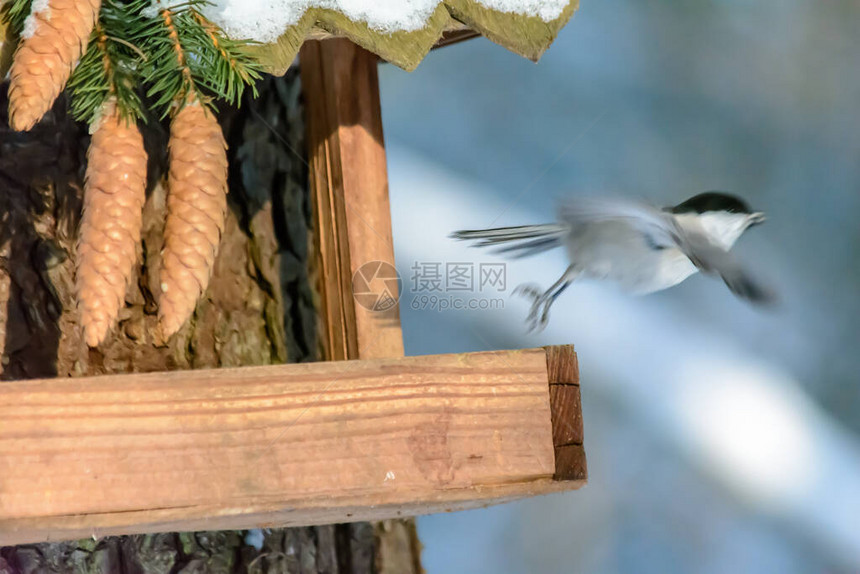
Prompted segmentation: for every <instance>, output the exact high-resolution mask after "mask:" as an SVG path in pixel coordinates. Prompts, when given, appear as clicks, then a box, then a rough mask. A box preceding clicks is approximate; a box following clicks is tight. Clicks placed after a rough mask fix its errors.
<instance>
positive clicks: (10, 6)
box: [0, 0, 32, 36]
mask: <svg viewBox="0 0 860 574" xmlns="http://www.w3.org/2000/svg"><path fill="white" fill-rule="evenodd" d="M31 4H32V0H12V1H11V2H4V3H3V8H2V15H0V17H2V18H3V21H4V22H5V23H6V24H7V25H8V26H9V29H10V30H11V31H12V33H13V34H14V35H15V36H20V35H21V32H23V31H24V21H25V20H26V19H27V16H29V15H30V5H31Z"/></svg>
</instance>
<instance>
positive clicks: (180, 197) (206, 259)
mask: <svg viewBox="0 0 860 574" xmlns="http://www.w3.org/2000/svg"><path fill="white" fill-rule="evenodd" d="M169 146H170V171H169V174H168V180H167V183H168V192H167V223H166V225H165V228H164V250H163V251H162V257H161V276H160V279H161V298H160V300H159V303H158V321H159V326H160V327H161V333H162V335H163V336H164V337H169V336H170V335H172V334H174V333H176V332H177V331H178V330H179V329H180V327H182V325H183V324H184V323H185V321H186V320H187V319H188V318H189V317H190V316H191V314H192V313H193V312H194V308H195V307H196V305H197V300H198V299H199V298H200V295H202V294H203V292H204V291H205V290H206V287H207V286H208V285H209V277H210V275H211V273H212V267H213V265H214V264H215V255H216V254H217V253H218V245H219V243H220V242H221V232H222V231H223V230H224V218H225V216H226V213H227V142H225V141H224V134H223V133H222V132H221V127H220V126H219V125H218V121H217V120H216V119H215V116H214V115H213V114H212V113H211V112H210V111H209V110H207V109H206V108H205V107H203V106H201V105H200V104H199V103H197V102H194V103H191V104H188V105H186V106H185V107H184V108H182V110H180V111H179V113H178V114H176V117H174V118H173V121H172V122H171V124H170V144H169Z"/></svg>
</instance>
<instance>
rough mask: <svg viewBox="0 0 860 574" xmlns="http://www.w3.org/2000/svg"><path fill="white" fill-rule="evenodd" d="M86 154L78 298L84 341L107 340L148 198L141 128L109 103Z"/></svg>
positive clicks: (133, 259) (130, 266) (94, 342)
mask: <svg viewBox="0 0 860 574" xmlns="http://www.w3.org/2000/svg"><path fill="white" fill-rule="evenodd" d="M97 122H98V123H97V124H96V125H97V128H96V130H95V133H93V138H92V141H91V142H90V148H89V150H88V151H87V159H88V163H87V178H86V185H85V187H84V215H83V219H82V220H81V229H80V233H79V235H78V261H77V264H78V266H77V277H76V283H77V285H76V286H77V299H78V309H79V311H80V317H81V325H82V326H83V329H84V339H85V340H86V342H87V344H88V345H89V346H91V347H95V346H96V345H98V344H99V343H101V342H102V340H104V337H105V335H106V334H107V332H108V329H110V327H111V326H112V325H113V323H114V321H115V320H116V317H117V314H118V313H119V310H120V308H121V307H122V305H123V302H124V299H125V291H126V288H127V287H128V281H129V279H130V277H131V272H132V269H133V267H134V263H135V261H136V260H137V255H136V254H137V245H138V244H139V243H140V228H141V224H142V218H143V215H142V214H143V203H144V201H145V199H146V152H145V151H144V149H143V138H142V137H141V135H140V131H138V129H137V125H136V124H135V123H134V122H133V121H132V122H129V121H126V120H122V119H120V118H119V116H118V115H117V113H116V110H115V108H114V106H113V105H112V104H108V105H107V106H106V109H105V110H104V113H103V115H102V117H101V118H100V119H99V120H97Z"/></svg>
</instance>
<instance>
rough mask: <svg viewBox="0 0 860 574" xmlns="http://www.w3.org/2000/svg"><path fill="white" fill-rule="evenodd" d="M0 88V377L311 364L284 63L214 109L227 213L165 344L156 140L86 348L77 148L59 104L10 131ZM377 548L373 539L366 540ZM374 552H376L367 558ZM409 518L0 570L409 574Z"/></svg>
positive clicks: (155, 126)
mask: <svg viewBox="0 0 860 574" xmlns="http://www.w3.org/2000/svg"><path fill="white" fill-rule="evenodd" d="M5 89H6V87H5V86H4V87H3V91H2V94H0V110H3V111H2V112H0V113H2V114H4V117H3V118H2V127H0V186H2V193H0V309H2V308H5V309H6V312H5V313H3V314H2V316H0V346H2V348H3V355H2V359H0V373H2V375H0V376H2V378H4V379H7V380H8V379H22V378H33V377H53V376H59V377H67V376H81V375H93V374H102V373H120V372H148V371H163V370H169V369H194V368H207V367H208V368H212V367H222V366H224V367H227V366H243V365H263V364H271V363H282V362H287V361H289V362H298V361H310V360H315V359H316V357H317V356H318V341H317V320H318V319H317V311H316V307H315V299H317V296H316V294H315V293H314V292H313V290H312V283H311V281H310V280H309V274H310V273H309V269H311V268H312V262H310V261H309V253H310V249H309V243H310V241H311V237H310V233H311V231H310V229H309V226H310V223H309V222H310V221H311V206H310V205H309V195H308V181H307V178H308V172H307V160H306V157H305V154H306V151H305V142H304V138H305V127H304V115H303V107H302V104H301V101H300V100H301V89H300V86H299V78H298V74H297V72H296V71H295V69H293V70H291V71H290V72H288V73H287V75H286V76H285V77H283V78H270V79H267V80H266V81H265V82H263V83H261V85H260V91H261V95H260V98H259V99H258V100H257V101H255V102H253V104H251V102H250V101H246V102H245V105H243V106H242V108H241V110H233V109H225V110H223V111H222V113H221V119H222V125H223V127H224V131H225V135H226V137H227V140H228V143H229V145H230V165H231V171H230V196H229V205H230V209H229V211H228V216H227V224H226V229H225V232H224V236H223V239H222V243H221V250H220V253H219V256H218V259H217V261H216V265H215V269H214V273H213V276H212V281H211V283H210V286H209V289H208V290H207V292H206V295H205V298H204V300H203V301H201V303H200V304H199V305H198V307H197V310H196V312H195V314H194V316H193V318H192V319H191V321H189V323H188V324H187V325H186V326H185V327H184V328H183V329H182V330H181V331H180V332H179V333H178V334H177V335H176V336H175V337H174V338H173V339H172V340H171V341H170V342H169V344H163V343H159V342H158V341H157V340H156V339H155V337H154V334H155V332H156V330H155V326H156V320H157V317H156V311H157V307H156V302H155V301H156V299H155V294H157V293H158V289H159V287H158V268H159V265H160V261H159V259H160V252H161V247H162V230H163V227H164V216H165V187H164V185H163V179H164V178H163V176H164V172H165V166H166V161H167V157H166V150H167V146H166V142H167V134H166V131H165V129H164V127H163V126H162V125H160V124H159V123H158V122H157V121H154V120H150V122H149V124H148V126H147V127H146V128H145V130H144V132H145V140H146V143H147V151H148V153H149V156H150V169H149V171H150V174H149V175H150V177H149V180H150V182H151V186H150V187H151V188H150V189H149V191H148V198H147V203H146V207H145V210H144V227H143V241H142V250H141V257H140V263H141V264H140V265H139V266H138V269H137V272H136V275H135V277H134V279H133V282H132V285H131V286H130V287H129V289H128V293H127V295H126V308H125V309H124V310H123V311H122V312H121V315H120V321H119V324H118V325H117V327H115V329H114V331H113V332H112V333H111V334H110V335H109V336H108V338H107V341H106V342H105V343H104V344H103V345H101V346H100V347H99V348H97V349H88V348H87V347H86V345H85V344H84V342H83V341H82V338H81V329H80V326H79V325H78V321H77V313H76V311H75V302H74V260H75V238H76V232H77V227H78V222H79V220H80V210H81V205H82V201H81V200H82V190H83V173H84V170H85V166H86V163H85V156H86V148H87V145H88V143H89V136H88V135H87V132H86V129H85V127H84V126H81V125H78V124H76V123H74V122H73V121H72V120H71V118H70V117H69V116H68V114H67V113H66V104H65V102H64V101H60V102H58V103H57V105H56V106H55V107H54V110H53V111H52V112H51V113H50V114H49V115H48V116H47V117H46V118H45V119H44V120H43V121H42V122H41V123H40V124H39V125H38V126H37V127H36V128H35V129H34V130H33V131H32V132H30V133H26V134H18V133H15V132H12V131H11V130H10V129H9V128H8V127H7V125H8V122H7V119H8V118H6V117H5V113H6V112H5V110H6V109H7V101H6V94H5ZM381 540H383V541H384V543H381V542H380V541H381ZM380 548H383V549H384V552H379V551H378V550H379V549H380ZM418 551H419V550H418V543H417V538H416V536H415V529H414V523H412V522H410V521H389V522H386V523H381V524H378V525H371V524H368V523H359V524H351V525H349V524H348V525H331V526H317V527H307V528H291V529H272V530H265V531H224V532H197V533H169V534H156V535H139V536H120V537H108V538H101V539H86V540H80V541H74V542H61V543H45V544H33V545H22V546H17V547H5V548H2V549H0V573H4V572H9V573H18V572H22V573H23V572H111V573H113V572H120V573H125V572H127V573H144V572H146V573H149V572H155V573H157V572H164V573H176V572H183V573H191V572H225V573H226V572H231V573H232V572H249V573H263V572H297V573H298V572H301V573H332V574H334V573H341V574H344V573H364V572H368V573H369V572H378V571H384V572H415V573H416V574H417V573H418V572H420V571H421V570H420V564H419V562H418Z"/></svg>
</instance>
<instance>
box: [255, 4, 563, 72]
mask: <svg viewBox="0 0 860 574" xmlns="http://www.w3.org/2000/svg"><path fill="white" fill-rule="evenodd" d="M578 7H579V0H569V2H568V4H567V6H566V7H565V8H564V10H563V11H562V13H561V14H560V15H559V16H558V17H557V18H556V19H555V20H551V21H544V20H542V19H541V18H539V17H537V16H526V15H522V14H516V13H511V12H499V11H497V10H493V9H490V8H487V7H485V6H484V5H482V4H480V3H479V2H478V0H443V1H441V2H440V3H439V5H438V6H437V7H436V10H435V11H434V12H433V14H432V15H431V16H430V17H429V18H428V20H427V24H426V25H425V26H424V27H423V28H421V29H419V30H415V31H397V32H393V33H388V32H379V31H377V30H374V29H373V28H371V27H369V26H368V25H367V24H366V23H364V22H357V21H354V20H351V19H349V18H348V17H346V16H344V15H343V14H341V13H340V12H337V11H335V10H331V9H327V8H309V9H308V10H307V11H306V12H305V13H304V15H303V16H302V17H301V19H300V20H299V21H298V22H297V23H296V24H295V25H293V26H291V27H289V28H288V29H287V30H286V31H284V33H283V34H282V35H281V37H280V38H279V39H278V41H277V42H276V43H273V44H265V45H263V46H261V47H260V48H258V50H259V55H260V59H261V60H262V61H263V63H264V65H265V66H266V68H267V69H268V70H269V71H271V72H272V73H274V74H277V75H280V74H283V73H284V72H285V71H286V70H287V68H289V66H290V64H291V63H292V62H293V59H294V58H295V57H296V54H297V53H298V51H299V48H301V45H302V43H303V42H304V41H305V40H308V39H319V38H323V37H327V36H341V37H347V38H349V39H350V40H352V41H353V42H355V43H356V44H358V45H360V46H362V47H363V48H365V49H367V50H369V51H371V52H373V53H375V54H378V55H379V56H380V57H381V58H382V59H384V60H387V61H389V62H391V63H393V64H396V65H398V66H400V67H401V68H404V69H406V70H413V69H414V68H415V67H416V66H418V64H419V63H421V60H423V59H424V56H425V55H427V53H428V52H429V51H430V49H431V48H432V47H433V46H434V45H436V44H437V42H439V41H440V39H442V38H443V36H444V35H446V33H451V32H459V31H463V30H466V29H471V30H474V31H475V32H477V33H479V34H480V35H482V36H484V37H486V38H488V39H490V40H492V41H493V42H495V43H496V44H499V45H500V46H503V47H505V48H507V49H509V50H511V51H512V52H515V53H517V54H519V55H521V56H524V57H526V58H529V59H530V60H534V61H537V60H538V59H539V58H540V57H541V55H543V53H544V52H545V51H546V49H547V48H548V47H549V45H550V44H551V43H552V41H553V40H555V37H556V36H557V35H558V33H559V31H560V30H561V29H562V28H563V27H564V26H565V24H567V22H568V21H569V20H570V18H571V16H573V13H574V12H575V11H576V9H577V8H578Z"/></svg>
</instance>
